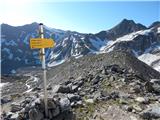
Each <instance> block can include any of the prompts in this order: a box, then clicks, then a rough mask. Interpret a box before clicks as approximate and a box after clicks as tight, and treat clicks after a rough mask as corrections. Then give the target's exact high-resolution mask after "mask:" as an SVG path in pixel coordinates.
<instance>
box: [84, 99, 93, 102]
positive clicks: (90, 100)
mask: <svg viewBox="0 0 160 120" xmlns="http://www.w3.org/2000/svg"><path fill="white" fill-rule="evenodd" d="M85 102H86V103H94V100H93V99H87V100H85Z"/></svg>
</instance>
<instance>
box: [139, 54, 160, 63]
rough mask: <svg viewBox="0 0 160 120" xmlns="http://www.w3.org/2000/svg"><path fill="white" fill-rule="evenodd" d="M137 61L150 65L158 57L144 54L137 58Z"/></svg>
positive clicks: (158, 57)
mask: <svg viewBox="0 0 160 120" xmlns="http://www.w3.org/2000/svg"><path fill="white" fill-rule="evenodd" d="M138 59H139V60H141V61H143V62H145V63H146V64H148V65H151V64H152V62H154V61H156V60H158V59H160V56H158V55H153V54H150V53H145V54H143V55H141V56H139V57H138Z"/></svg>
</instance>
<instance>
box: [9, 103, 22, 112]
mask: <svg viewBox="0 0 160 120" xmlns="http://www.w3.org/2000/svg"><path fill="white" fill-rule="evenodd" d="M21 109H22V107H21V106H20V104H18V103H12V104H11V112H17V111H20V110H21Z"/></svg>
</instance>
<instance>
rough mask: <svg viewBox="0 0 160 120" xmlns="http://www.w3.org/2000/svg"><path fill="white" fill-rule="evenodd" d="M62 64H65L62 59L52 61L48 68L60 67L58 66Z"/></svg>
mask: <svg viewBox="0 0 160 120" xmlns="http://www.w3.org/2000/svg"><path fill="white" fill-rule="evenodd" d="M64 62H65V60H64V59H63V60H58V61H54V62H52V63H48V67H54V66H57V65H60V64H62V63H64Z"/></svg>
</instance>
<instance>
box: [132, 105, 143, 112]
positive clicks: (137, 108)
mask: <svg viewBox="0 0 160 120" xmlns="http://www.w3.org/2000/svg"><path fill="white" fill-rule="evenodd" d="M133 109H135V110H136V111H137V112H141V111H142V108H141V107H140V106H138V105H133Z"/></svg>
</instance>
